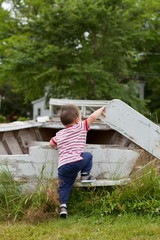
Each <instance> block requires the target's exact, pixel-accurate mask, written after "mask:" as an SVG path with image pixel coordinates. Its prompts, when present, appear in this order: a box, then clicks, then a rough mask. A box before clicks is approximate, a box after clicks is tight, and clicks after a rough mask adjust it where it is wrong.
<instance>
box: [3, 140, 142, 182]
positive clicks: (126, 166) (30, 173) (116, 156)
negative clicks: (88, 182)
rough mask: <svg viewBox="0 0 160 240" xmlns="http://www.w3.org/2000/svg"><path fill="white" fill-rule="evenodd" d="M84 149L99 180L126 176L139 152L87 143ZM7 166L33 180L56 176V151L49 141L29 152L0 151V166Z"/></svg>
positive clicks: (22, 179)
mask: <svg viewBox="0 0 160 240" xmlns="http://www.w3.org/2000/svg"><path fill="white" fill-rule="evenodd" d="M86 151H89V152H91V153H92V154H93V156H94V158H93V169H92V174H93V175H94V176H95V177H96V178H97V179H101V180H103V181H104V180H107V179H108V180H114V181H115V180H119V179H122V178H127V177H128V176H129V174H130V173H131V171H132V169H133V167H134V164H135V163H136V160H137V158H138V156H139V153H138V152H137V151H135V150H129V149H127V148H121V149H119V148H117V147H108V146H106V145H91V144H88V145H87V147H86ZM6 165H7V166H8V168H9V170H10V171H11V172H12V174H13V176H14V177H15V179H19V180H21V181H24V182H25V181H26V182H33V183H34V182H35V181H37V179H38V178H40V177H42V179H44V180H45V179H50V178H57V166H58V151H57V150H55V149H52V148H51V147H50V146H49V145H46V146H37V147H30V148H29V154H24V155H3V156H2V155H0V169H3V168H5V167H6Z"/></svg>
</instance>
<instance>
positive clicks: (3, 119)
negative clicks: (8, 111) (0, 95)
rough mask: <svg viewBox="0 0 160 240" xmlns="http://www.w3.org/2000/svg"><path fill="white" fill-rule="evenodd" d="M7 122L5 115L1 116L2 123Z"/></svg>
mask: <svg viewBox="0 0 160 240" xmlns="http://www.w3.org/2000/svg"><path fill="white" fill-rule="evenodd" d="M5 122H6V117H5V116H3V115H0V123H5Z"/></svg>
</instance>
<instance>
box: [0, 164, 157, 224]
mask: <svg viewBox="0 0 160 240" xmlns="http://www.w3.org/2000/svg"><path fill="white" fill-rule="evenodd" d="M44 180H45V179H44V177H43V171H42V174H41V176H40V178H39V179H38V181H37V184H36V186H34V188H32V189H31V188H29V187H27V188H25V190H24V188H23V187H22V185H21V184H20V182H18V181H15V180H14V178H13V176H12V174H11V172H10V171H9V169H8V168H7V167H6V169H3V170H1V172H0V220H1V221H6V220H13V221H17V220H25V221H30V222H35V221H42V220H46V219H48V218H50V217H52V218H53V217H57V216H58V205H59V200H58V196H57V181H56V180H52V179H50V180H48V181H47V182H45V181H44ZM33 189H34V190H33ZM68 209H69V214H70V215H76V214H77V213H78V216H90V215H95V216H96V215H98V216H105V215H119V214H123V213H135V214H139V215H140V214H143V215H144V214H147V215H150V216H157V215H159V214H160V175H159V173H158V171H157V170H156V169H155V168H154V167H149V168H147V169H146V170H145V171H144V172H143V174H142V175H135V176H133V178H132V179H131V181H130V183H128V184H127V185H125V186H115V187H94V188H93V187H91V188H86V187H85V188H73V190H72V193H71V196H70V200H69V205H68Z"/></svg>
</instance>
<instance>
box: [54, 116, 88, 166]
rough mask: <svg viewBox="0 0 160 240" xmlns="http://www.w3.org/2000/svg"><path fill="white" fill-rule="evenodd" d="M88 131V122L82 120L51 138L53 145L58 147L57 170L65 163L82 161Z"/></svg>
mask: <svg viewBox="0 0 160 240" xmlns="http://www.w3.org/2000/svg"><path fill="white" fill-rule="evenodd" d="M88 130H89V125H88V122H87V120H84V121H81V122H79V123H78V124H75V125H73V126H70V127H67V128H65V129H62V130H60V131H59V132H57V133H56V136H55V137H53V138H52V141H53V143H54V144H56V145H57V147H58V152H59V161H58V168H59V167H61V166H62V165H65V164H67V163H72V162H76V161H80V160H81V159H82V157H81V154H82V153H83V152H84V148H85V144H86V136H87V132H88Z"/></svg>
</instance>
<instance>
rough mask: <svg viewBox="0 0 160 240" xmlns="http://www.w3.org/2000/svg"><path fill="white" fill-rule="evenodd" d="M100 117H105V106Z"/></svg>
mask: <svg viewBox="0 0 160 240" xmlns="http://www.w3.org/2000/svg"><path fill="white" fill-rule="evenodd" d="M101 115H102V116H103V117H106V107H105V106H103V107H102V113H101Z"/></svg>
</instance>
